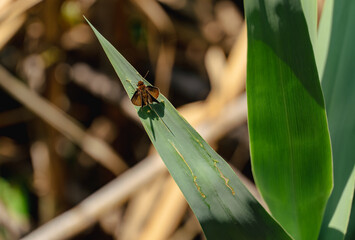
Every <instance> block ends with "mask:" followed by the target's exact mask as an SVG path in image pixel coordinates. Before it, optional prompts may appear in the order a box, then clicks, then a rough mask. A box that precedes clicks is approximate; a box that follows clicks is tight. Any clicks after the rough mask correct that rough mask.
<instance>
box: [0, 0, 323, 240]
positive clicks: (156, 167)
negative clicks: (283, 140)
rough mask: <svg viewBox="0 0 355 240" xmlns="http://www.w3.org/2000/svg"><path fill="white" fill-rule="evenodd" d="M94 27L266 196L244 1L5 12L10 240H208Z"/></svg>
mask: <svg viewBox="0 0 355 240" xmlns="http://www.w3.org/2000/svg"><path fill="white" fill-rule="evenodd" d="M320 3H321V4H320V5H319V6H320V8H321V6H322V1H320ZM83 15H84V16H85V17H86V18H87V19H88V20H90V22H91V23H92V24H93V25H94V26H95V27H96V28H97V29H98V30H99V31H100V32H101V33H102V35H103V36H105V37H106V38H107V39H108V40H109V41H110V42H111V43H112V44H113V45H114V46H115V47H116V48H117V49H118V51H120V53H121V54H122V55H123V56H124V57H125V58H126V59H127V60H128V61H129V62H130V63H131V64H132V65H133V66H134V67H135V68H136V69H137V70H138V72H139V73H140V74H141V75H142V76H144V75H146V74H147V77H146V79H147V80H148V81H150V82H151V83H152V84H154V85H155V86H157V87H158V88H160V91H161V93H162V94H164V95H165V96H166V97H168V99H169V100H170V101H171V102H172V104H173V105H174V106H175V107H176V108H177V109H178V110H179V111H180V112H181V114H182V115H183V116H184V117H185V118H186V119H187V120H188V121H189V122H190V124H192V125H193V126H194V127H196V128H197V130H198V131H199V132H200V133H201V135H202V136H203V137H205V138H206V140H207V141H208V142H209V144H210V145H211V146H213V147H214V148H215V149H216V151H217V152H218V153H219V154H220V155H221V156H222V157H223V158H224V159H225V160H226V161H228V162H229V163H230V164H231V166H232V167H233V168H234V169H235V170H236V172H237V174H239V176H240V177H241V178H242V179H243V180H244V182H245V183H246V184H247V186H248V187H249V189H250V190H251V191H252V192H254V193H255V194H257V193H256V191H255V187H254V185H253V183H252V176H251V168H250V163H249V146H248V134H247V125H246V98H245V93H244V88H245V77H246V50H247V42H246V41H247V39H246V28H245V23H244V19H243V18H244V17H243V1H242V0H233V1H232V0H230V1H229V0H221V1H219V0H66V1H62V0H1V1H0V239H19V238H21V237H24V236H27V238H26V239H127V240H128V239H154V240H157V239H204V236H203V234H202V232H201V228H200V226H199V223H198V222H197V220H196V219H195V217H194V215H193V213H192V211H191V210H190V209H189V207H188V205H187V203H186V201H185V200H184V198H183V196H182V195H181V193H180V190H179V189H178V188H177V186H176V185H175V183H174V181H173V180H172V179H171V177H170V175H169V174H168V172H167V171H166V169H165V167H164V165H163V164H162V161H161V159H160V158H159V157H158V156H157V155H156V153H155V151H154V149H153V148H152V146H151V143H150V140H149V138H148V136H147V134H146V133H145V131H144V129H143V128H142V126H141V124H140V122H139V119H138V117H137V114H136V112H135V110H134V108H133V106H132V104H131V103H130V100H129V98H128V96H127V94H126V93H125V92H124V90H123V87H122V85H121V83H120V81H119V79H118V78H117V76H116V74H115V72H114V70H113V68H112V66H111V65H110V63H109V61H108V59H107V57H106V56H105V54H104V52H103V50H102V49H101V46H100V45H99V43H98V40H97V39H96V38H95V37H94V35H93V32H92V30H91V29H90V28H89V26H88V24H87V23H86V22H85V19H84V18H83Z"/></svg>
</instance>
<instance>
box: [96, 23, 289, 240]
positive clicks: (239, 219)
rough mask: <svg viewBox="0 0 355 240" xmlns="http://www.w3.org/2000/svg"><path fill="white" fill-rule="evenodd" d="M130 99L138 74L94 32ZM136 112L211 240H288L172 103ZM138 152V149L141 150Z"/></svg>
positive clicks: (139, 109)
mask: <svg viewBox="0 0 355 240" xmlns="http://www.w3.org/2000/svg"><path fill="white" fill-rule="evenodd" d="M90 26H91V27H92V29H93V30H94V32H95V34H96V36H97V38H98V39H99V41H100V43H101V45H102V47H103V49H104V50H105V52H106V54H107V56H108V58H109V60H110V61H111V63H112V65H113V67H114V69H115V70H116V73H117V75H118V76H119V78H120V80H121V82H122V84H123V86H124V88H125V89H126V91H127V93H128V95H129V97H132V95H133V93H134V92H135V89H136V86H137V82H138V81H144V83H145V84H147V85H149V83H148V82H147V81H146V80H144V79H143V78H142V77H141V76H140V75H139V74H138V73H137V71H136V70H135V69H134V68H133V67H132V66H131V65H130V64H129V63H128V62H127V61H126V60H125V59H124V58H123V57H122V55H121V54H120V53H119V52H117V50H115V49H114V47H113V46H112V45H111V44H110V43H109V42H108V41H107V40H106V39H105V38H104V37H103V36H102V35H101V34H100V33H99V32H98V31H97V30H96V29H95V28H94V27H93V26H92V25H90ZM158 100H159V101H160V103H155V104H151V105H150V107H149V106H145V107H136V110H137V112H138V115H139V117H140V119H141V121H142V124H143V126H144V128H145V130H146V131H147V133H148V135H149V137H150V139H151V141H152V143H153V144H154V146H155V148H156V149H157V151H158V153H159V154H160V156H161V157H162V159H163V161H164V163H165V164H166V166H167V167H168V170H169V171H170V173H171V175H172V176H173V178H174V179H175V181H176V182H177V184H178V185H179V187H180V189H181V190H182V192H183V194H184V195H185V197H186V199H187V201H188V203H189V204H190V206H191V208H192V210H193V211H194V213H195V215H196V216H197V218H198V220H199V221H200V223H201V226H202V228H203V231H204V233H205V234H206V236H207V237H208V239H289V236H288V235H287V233H285V231H284V230H283V229H282V228H281V227H280V226H279V225H278V223H277V222H276V221H275V220H274V219H273V218H272V217H271V216H270V215H269V214H268V213H267V212H266V211H265V210H264V209H263V208H262V207H261V205H260V204H259V203H258V202H257V201H256V200H255V199H254V198H253V197H252V195H251V194H250V193H249V191H248V190H247V189H246V188H245V186H244V185H243V184H242V183H241V181H240V180H239V179H238V177H237V176H236V175H235V173H234V172H233V170H232V169H231V168H230V167H229V165H228V164H227V163H226V162H225V161H224V160H223V159H222V158H221V157H220V156H219V155H218V154H217V153H216V152H215V151H214V150H213V149H212V148H211V147H210V146H209V145H208V144H207V143H206V142H205V141H204V140H203V139H202V138H201V137H200V135H199V134H198V133H197V132H196V131H195V130H194V129H193V128H192V127H191V126H190V125H189V124H188V123H187V122H186V121H185V120H184V118H182V117H181V116H180V115H179V113H178V112H177V111H176V110H175V108H174V107H173V106H172V105H171V104H170V102H169V101H168V100H167V99H166V98H165V97H164V96H162V95H159V98H158ZM137 147H139V146H137Z"/></svg>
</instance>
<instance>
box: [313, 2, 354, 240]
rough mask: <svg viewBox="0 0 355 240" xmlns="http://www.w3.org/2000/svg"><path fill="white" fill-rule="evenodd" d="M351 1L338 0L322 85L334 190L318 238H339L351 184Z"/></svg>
mask: <svg viewBox="0 0 355 240" xmlns="http://www.w3.org/2000/svg"><path fill="white" fill-rule="evenodd" d="M354 23H355V1H344V0H338V1H336V2H335V3H334V7H333V23H332V32H331V39H330V45H329V52H328V58H327V62H326V65H325V68H324V75H323V80H322V87H323V91H324V97H325V100H326V101H325V102H326V109H327V115H328V121H329V131H330V136H331V139H332V149H333V165H334V189H333V192H332V195H331V196H330V198H329V201H328V204H327V208H326V211H325V215H324V221H323V225H322V231H321V235H320V236H321V238H322V239H332V240H333V239H343V238H344V235H345V233H346V229H347V226H348V222H349V215H350V211H351V205H352V199H353V194H354V183H355V147H354V146H355V111H354V110H355V65H354V64H355V48H354V43H355V27H354Z"/></svg>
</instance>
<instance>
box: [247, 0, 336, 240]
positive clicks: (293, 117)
mask: <svg viewBox="0 0 355 240" xmlns="http://www.w3.org/2000/svg"><path fill="white" fill-rule="evenodd" d="M244 4H245V5H244V6H245V9H246V17H247V26H248V66H247V97H248V126H249V134H250V149H251V159H252V167H253V174H254V179H255V181H256V184H257V186H258V188H259V190H260V192H261V194H262V196H263V197H264V200H265V201H266V203H267V204H268V206H269V208H270V211H271V213H272V214H273V216H274V217H275V218H276V219H277V220H278V221H279V222H280V224H282V226H283V227H284V228H285V229H286V230H287V231H288V232H289V233H290V234H291V235H292V236H293V237H294V238H295V239H316V238H317V236H318V232H319V229H320V225H321V221H322V215H323V212H324V208H325V204H326V201H327V199H328V196H329V194H330V191H331V188H332V168H331V150H330V139H329V132H328V127H327V120H326V115H325V109H324V100H323V96H322V92H321V88H320V84H319V80H318V75H317V68H316V65H315V61H314V56H313V50H312V44H311V41H310V38H309V35H308V29H307V23H306V21H305V18H304V15H303V12H302V6H301V3H300V1H298V0H292V1H286V0H281V1H266V0H265V1H262V0H248V1H244Z"/></svg>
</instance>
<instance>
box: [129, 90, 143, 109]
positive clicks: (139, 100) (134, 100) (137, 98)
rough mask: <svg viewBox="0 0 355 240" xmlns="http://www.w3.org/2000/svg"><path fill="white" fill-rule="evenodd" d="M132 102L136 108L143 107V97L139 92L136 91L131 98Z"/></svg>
mask: <svg viewBox="0 0 355 240" xmlns="http://www.w3.org/2000/svg"><path fill="white" fill-rule="evenodd" d="M131 102H132V103H133V104H134V105H136V106H142V96H141V94H140V92H139V91H135V93H134V94H133V96H132V98H131Z"/></svg>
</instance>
